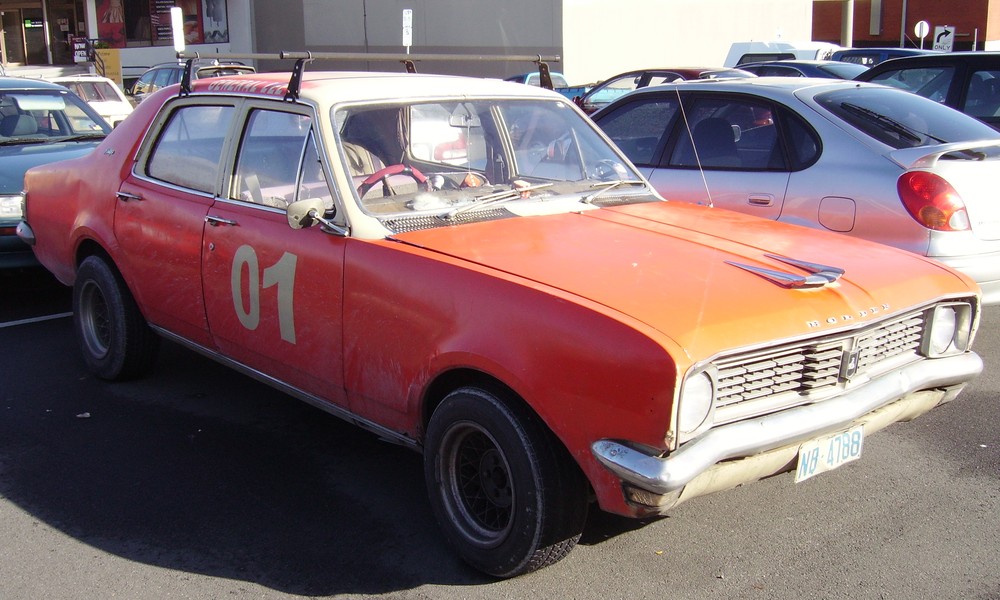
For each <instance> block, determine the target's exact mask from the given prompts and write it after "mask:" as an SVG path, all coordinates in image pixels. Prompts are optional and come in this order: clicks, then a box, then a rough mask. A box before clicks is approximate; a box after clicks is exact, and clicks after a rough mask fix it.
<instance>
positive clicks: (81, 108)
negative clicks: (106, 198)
mask: <svg viewBox="0 0 1000 600" xmlns="http://www.w3.org/2000/svg"><path fill="white" fill-rule="evenodd" d="M110 131H111V126H110V125H108V123H107V122H105V121H104V119H102V118H101V116H100V115H98V114H97V112H96V111H95V110H94V109H93V108H91V107H90V105H88V104H87V103H86V102H84V101H83V100H81V99H80V98H79V97H77V95H76V94H74V93H73V92H71V91H69V90H68V89H66V88H65V87H63V86H61V85H59V84H56V83H51V82H48V81H42V80H40V79H27V78H21V77H0V166H2V168H0V268H11V267H25V266H33V265H37V264H38V262H37V261H36V260H35V257H34V255H33V254H32V252H31V248H29V247H28V246H27V245H26V244H25V243H24V242H22V241H21V240H19V239H18V238H17V236H16V235H15V231H16V227H17V224H18V222H19V221H20V220H21V216H22V215H21V210H22V209H21V201H22V200H23V198H24V194H23V193H22V191H23V190H24V173H25V171H27V170H28V169H30V168H31V167H35V166H38V165H42V164H45V163H50V162H55V161H59V160H64V159H67V158H76V157H78V156H82V155H84V154H87V153H88V152H90V151H91V150H93V149H94V147H95V146H97V144H98V142H100V141H101V140H102V139H104V136H105V135H107V134H108V132H110Z"/></svg>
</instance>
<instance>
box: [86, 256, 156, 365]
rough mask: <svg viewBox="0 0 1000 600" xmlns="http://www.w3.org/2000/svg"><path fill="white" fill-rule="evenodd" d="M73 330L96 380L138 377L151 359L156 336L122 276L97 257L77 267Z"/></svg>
mask: <svg viewBox="0 0 1000 600" xmlns="http://www.w3.org/2000/svg"><path fill="white" fill-rule="evenodd" d="M73 326H74V329H75V330H76V336H77V341H78V342H79V344H80V349H81V351H82V352H83V360H84V362H85V363H86V364H87V368H88V369H89V370H90V371H91V372H92V373H93V374H94V375H96V376H98V377H100V378H101V379H107V380H123V379H131V378H134V377H138V376H140V375H142V374H144V373H146V372H147V371H148V370H149V369H150V367H151V366H152V363H153V360H154V359H155V358H156V351H157V348H158V347H159V337H158V336H157V335H156V334H155V333H154V332H153V330H152V329H150V328H149V325H148V324H147V323H146V320H145V318H143V316H142V313H141V312H140V311H139V307H138V306H137V305H136V303H135V299H134V298H133V297H132V294H131V292H129V290H128V287H127V286H126V285H125V282H124V280H122V277H121V275H120V274H119V273H118V271H116V270H115V269H114V268H112V267H111V266H110V265H109V264H108V263H107V262H106V261H105V260H104V259H102V258H101V257H98V256H89V257H87V258H86V259H84V261H83V263H81V264H80V268H79V269H77V273H76V283H75V284H74V285H73Z"/></svg>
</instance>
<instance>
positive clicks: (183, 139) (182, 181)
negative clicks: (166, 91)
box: [145, 106, 235, 194]
mask: <svg viewBox="0 0 1000 600" xmlns="http://www.w3.org/2000/svg"><path fill="white" fill-rule="evenodd" d="M234 112H235V109H234V108H233V107H232V106H182V107H180V108H178V109H177V110H175V111H173V113H172V114H171V115H170V120H169V121H168V122H167V124H166V125H165V126H164V127H163V129H162V130H161V132H160V135H159V137H158V138H157V140H156V144H155V146H154V147H153V151H152V153H151V154H150V156H149V159H148V160H147V161H146V172H145V174H146V175H148V176H149V177H152V178H154V179H158V180H160V181H163V182H166V183H172V184H174V185H178V186H181V187H185V188H190V189H192V190H196V191H199V192H205V193H208V194H212V193H214V192H215V184H216V180H217V179H218V175H219V163H220V162H221V159H222V146H223V142H225V139H226V134H227V133H228V132H229V126H230V123H231V122H232V120H233V114H234Z"/></svg>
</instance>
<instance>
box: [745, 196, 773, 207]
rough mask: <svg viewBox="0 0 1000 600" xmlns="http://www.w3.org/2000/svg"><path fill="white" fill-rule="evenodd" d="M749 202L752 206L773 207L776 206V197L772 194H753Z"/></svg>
mask: <svg viewBox="0 0 1000 600" xmlns="http://www.w3.org/2000/svg"><path fill="white" fill-rule="evenodd" d="M747 201H748V202H749V203H750V206H771V205H772V204H774V196H772V195H771V194H751V195H750V197H749V198H748V199H747Z"/></svg>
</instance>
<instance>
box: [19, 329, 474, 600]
mask: <svg viewBox="0 0 1000 600" xmlns="http://www.w3.org/2000/svg"><path fill="white" fill-rule="evenodd" d="M5 338H6V341H5V346H6V347H5V352H9V353H10V355H12V356H18V357H19V361H23V362H18V365H19V366H25V365H27V367H26V368H27V370H28V371H29V372H23V373H22V376H19V377H18V378H16V379H14V380H9V381H7V382H4V387H5V388H6V389H5V390H4V391H3V394H2V404H3V407H2V408H4V409H5V410H4V413H5V417H4V419H2V420H0V494H2V495H3V496H4V497H5V498H6V499H7V500H8V501H11V502H14V503H15V504H17V505H18V506H19V507H20V508H22V509H23V510H25V511H27V512H28V513H30V514H31V515H32V516H33V517H34V518H37V519H39V520H41V521H44V522H45V523H46V524H48V525H50V526H52V527H54V528H57V529H59V530H61V531H63V532H64V533H66V534H68V535H70V536H72V537H73V538H75V539H77V540H79V541H81V542H83V543H86V544H88V545H91V546H93V547H95V548H98V549H101V550H103V551H106V552H109V553H112V554H114V555H117V556H121V557H123V558H126V559H128V560H131V561H138V562H142V563H147V564H151V565H156V566H159V567H163V568H167V569H175V570H180V571H186V572H192V573H199V574H204V575H209V576H213V577H224V578H230V579H237V580H244V581H248V582H252V583H256V584H259V585H262V586H266V587H268V588H272V589H274V590H278V591H281V592H285V593H289V594H299V595H305V596H326V595H336V594H346V593H354V594H378V593H385V592H390V591H394V590H405V589H410V588H413V587H417V586H421V585H424V584H428V583H435V584H451V585H463V584H464V585H475V584H481V583H488V582H490V581H491V579H489V578H487V577H484V576H482V575H480V574H479V573H477V572H475V571H473V570H472V569H470V568H469V567H467V566H466V565H465V564H464V563H463V562H462V561H461V560H460V559H459V558H458V557H457V555H455V554H454V553H453V552H452V551H451V550H450V548H449V547H448V546H447V544H446V542H445V540H444V538H443V536H442V535H441V533H440V532H439V530H438V528H437V524H436V523H435V522H434V519H433V516H432V514H431V511H430V506H429V504H428V502H427V499H426V494H425V490H424V483H423V475H422V463H421V457H420V455H419V454H417V453H415V452H413V451H411V450H408V449H406V448H402V447H400V446H396V445H392V444H388V443H385V442H382V441H380V440H378V438H377V437H376V436H375V435H373V434H371V433H368V432H365V431H363V430H361V429H358V428H356V427H354V426H352V425H349V424H347V423H344V422H342V421H340V420H339V419H336V418H334V417H332V416H329V415H327V414H325V413H323V412H321V411H319V410H316V409H314V408H311V407H309V406H307V405H305V404H303V403H301V402H299V401H298V400H294V399H292V398H290V397H288V396H285V395H283V394H280V393H277V392H275V391H272V390H271V389H270V388H268V387H266V386H263V385H261V384H258V383H257V382H255V381H253V380H251V379H249V378H246V377H243V376H241V375H238V374H236V373H234V372H232V371H230V370H228V369H226V368H224V367H221V366H219V365H216V364H215V363H213V362H211V361H209V360H207V359H204V358H202V357H200V356H198V355H196V354H194V353H191V352H189V351H187V350H184V349H182V348H180V347H178V346H175V345H173V344H164V345H163V347H162V348H161V356H160V359H159V360H158V362H157V365H156V369H155V371H154V372H153V373H152V374H151V375H150V376H149V377H147V378H145V379H143V380H140V381H135V382H126V383H116V384H110V383H106V382H102V381H99V380H95V379H94V378H92V377H90V376H89V375H87V374H86V372H85V371H84V368H83V365H82V361H80V359H79V357H78V352H77V351H76V347H75V343H74V341H73V338H72V333H71V322H70V320H69V319H66V318H64V319H59V320H53V321H47V322H42V323H34V324H31V325H30V327H13V328H8V329H7V330H6V335H5ZM39 339H45V340H46V341H47V343H45V344H38V343H37V341H38V340H39ZM49 341H52V342H51V343H48V342H49ZM31 365H34V367H32V366H31ZM34 369H37V372H30V371H32V370H34ZM5 379H9V378H6V377H5Z"/></svg>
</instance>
